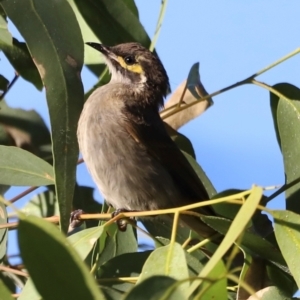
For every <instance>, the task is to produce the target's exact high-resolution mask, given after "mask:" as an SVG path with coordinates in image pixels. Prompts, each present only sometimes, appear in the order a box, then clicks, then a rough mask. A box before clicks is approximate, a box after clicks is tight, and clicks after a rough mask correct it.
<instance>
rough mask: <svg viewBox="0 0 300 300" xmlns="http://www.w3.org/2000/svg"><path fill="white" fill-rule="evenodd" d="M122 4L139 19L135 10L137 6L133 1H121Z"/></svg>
mask: <svg viewBox="0 0 300 300" xmlns="http://www.w3.org/2000/svg"><path fill="white" fill-rule="evenodd" d="M123 2H124V3H125V4H126V5H127V7H128V8H129V9H130V11H131V12H132V13H133V14H134V15H135V16H136V17H137V18H139V11H138V9H137V6H136V5H135V2H134V0H123Z"/></svg>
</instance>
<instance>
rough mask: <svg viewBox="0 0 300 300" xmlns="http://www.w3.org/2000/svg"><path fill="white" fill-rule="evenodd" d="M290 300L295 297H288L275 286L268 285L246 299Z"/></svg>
mask: <svg viewBox="0 0 300 300" xmlns="http://www.w3.org/2000/svg"><path fill="white" fill-rule="evenodd" d="M257 299H260V300H292V299H295V298H291V297H288V296H287V295H286V294H285V293H283V292H282V291H280V290H279V289H278V288H277V287H275V286H268V287H266V288H264V289H262V290H260V291H258V292H257V293H256V294H255V295H253V296H251V297H249V298H248V299H247V300H257Z"/></svg>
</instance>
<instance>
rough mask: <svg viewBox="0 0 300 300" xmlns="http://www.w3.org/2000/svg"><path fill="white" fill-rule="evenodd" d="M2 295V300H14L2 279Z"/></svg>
mask: <svg viewBox="0 0 300 300" xmlns="http://www.w3.org/2000/svg"><path fill="white" fill-rule="evenodd" d="M0 295H1V300H14V299H15V298H13V296H12V295H11V292H10V291H9V289H8V288H7V287H6V286H5V284H4V282H3V281H2V280H1V279H0Z"/></svg>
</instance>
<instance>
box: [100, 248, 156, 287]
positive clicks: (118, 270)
mask: <svg viewBox="0 0 300 300" xmlns="http://www.w3.org/2000/svg"><path fill="white" fill-rule="evenodd" d="M151 252H152V251H144V252H135V253H124V254H121V255H119V256H115V257H113V258H111V259H110V260H108V261H106V262H105V263H104V264H102V265H101V266H100V268H99V269H98V270H97V278H98V282H99V283H100V284H101V285H103V286H108V287H112V288H114V289H116V290H119V291H128V289H130V288H132V287H133V286H134V285H133V284H132V283H129V282H118V281H115V282H114V281H107V280H106V281H104V282H102V281H101V278H117V277H136V276H139V274H140V273H141V272H142V268H143V265H144V264H145V261H146V260H147V259H148V257H149V255H150V253H151ZM101 256H102V253H101V255H100V258H101Z"/></svg>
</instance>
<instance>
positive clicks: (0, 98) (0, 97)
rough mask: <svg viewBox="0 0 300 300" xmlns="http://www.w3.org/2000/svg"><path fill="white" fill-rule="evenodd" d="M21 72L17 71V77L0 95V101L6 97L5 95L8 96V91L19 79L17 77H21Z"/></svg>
mask: <svg viewBox="0 0 300 300" xmlns="http://www.w3.org/2000/svg"><path fill="white" fill-rule="evenodd" d="M19 76H20V75H19V74H18V73H17V72H15V77H14V79H13V80H12V81H11V82H10V83H9V85H8V87H7V88H6V90H5V91H4V92H3V93H2V94H1V95H0V101H1V100H2V99H4V97H5V96H6V94H7V93H8V91H9V90H10V89H11V88H12V86H13V85H14V83H15V82H16V81H17V79H18V78H19Z"/></svg>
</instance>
